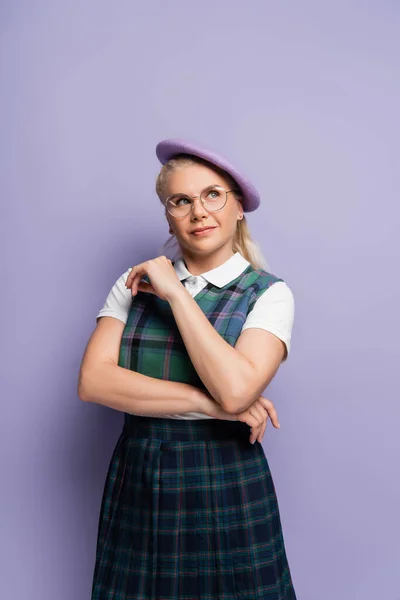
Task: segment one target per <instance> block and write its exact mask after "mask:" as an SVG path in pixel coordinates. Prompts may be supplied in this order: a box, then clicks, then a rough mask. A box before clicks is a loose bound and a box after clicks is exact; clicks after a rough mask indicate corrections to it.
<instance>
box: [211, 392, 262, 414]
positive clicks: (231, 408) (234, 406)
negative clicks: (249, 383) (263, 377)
mask: <svg viewBox="0 0 400 600" xmlns="http://www.w3.org/2000/svg"><path fill="white" fill-rule="evenodd" d="M256 399H257V398H255V399H252V398H249V396H248V390H244V389H241V388H239V387H235V389H234V390H231V392H230V394H229V396H224V397H223V398H221V402H220V404H221V407H222V408H223V410H224V411H225V412H227V413H229V414H230V415H237V414H239V413H241V412H243V411H244V410H246V409H247V408H248V407H249V406H250V405H251V404H252V403H253V402H254V401H255V400H256Z"/></svg>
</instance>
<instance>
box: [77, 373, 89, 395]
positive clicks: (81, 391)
mask: <svg viewBox="0 0 400 600" xmlns="http://www.w3.org/2000/svg"><path fill="white" fill-rule="evenodd" d="M77 392H78V398H79V400H82V401H83V402H90V398H91V397H90V393H89V389H88V382H87V378H86V377H84V376H83V373H82V372H81V373H80V374H79V380H78V389H77Z"/></svg>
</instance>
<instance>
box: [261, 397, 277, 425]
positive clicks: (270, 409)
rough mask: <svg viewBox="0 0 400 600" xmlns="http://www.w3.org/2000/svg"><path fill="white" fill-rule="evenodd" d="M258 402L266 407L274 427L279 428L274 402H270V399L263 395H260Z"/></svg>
mask: <svg viewBox="0 0 400 600" xmlns="http://www.w3.org/2000/svg"><path fill="white" fill-rule="evenodd" d="M260 402H261V404H262V405H263V406H264V407H265V408H266V410H267V412H268V415H269V417H270V419H271V422H272V424H273V426H274V427H276V429H279V428H280V423H279V419H278V414H277V412H276V409H275V406H274V404H273V403H272V402H271V400H268V399H267V398H264V397H263V396H260Z"/></svg>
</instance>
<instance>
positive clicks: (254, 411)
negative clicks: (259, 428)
mask: <svg viewBox="0 0 400 600" xmlns="http://www.w3.org/2000/svg"><path fill="white" fill-rule="evenodd" d="M247 410H248V411H249V413H250V414H251V415H253V417H254V418H255V419H257V422H258V424H259V425H261V424H262V423H263V422H264V421H265V414H268V413H267V411H266V410H265V409H264V408H263V409H262V410H261V408H260V407H259V406H256V405H255V404H252V406H250V407H249V408H248V409H247Z"/></svg>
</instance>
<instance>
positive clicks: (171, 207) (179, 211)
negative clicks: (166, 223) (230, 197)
mask: <svg viewBox="0 0 400 600" xmlns="http://www.w3.org/2000/svg"><path fill="white" fill-rule="evenodd" d="M200 200H201V201H202V203H203V206H204V208H205V209H206V210H207V211H210V212H213V211H216V210H221V208H223V207H224V206H225V204H226V200H227V193H226V191H225V190H224V188H222V187H220V186H219V185H215V186H212V187H208V188H206V189H204V190H203V191H202V192H201V194H200ZM192 204H193V199H192V198H190V196H186V195H185V194H174V195H173V196H170V197H169V198H168V199H167V202H166V208H167V210H168V212H169V213H171V215H173V216H174V217H184V216H185V215H188V214H189V213H190V211H191V209H192Z"/></svg>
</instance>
